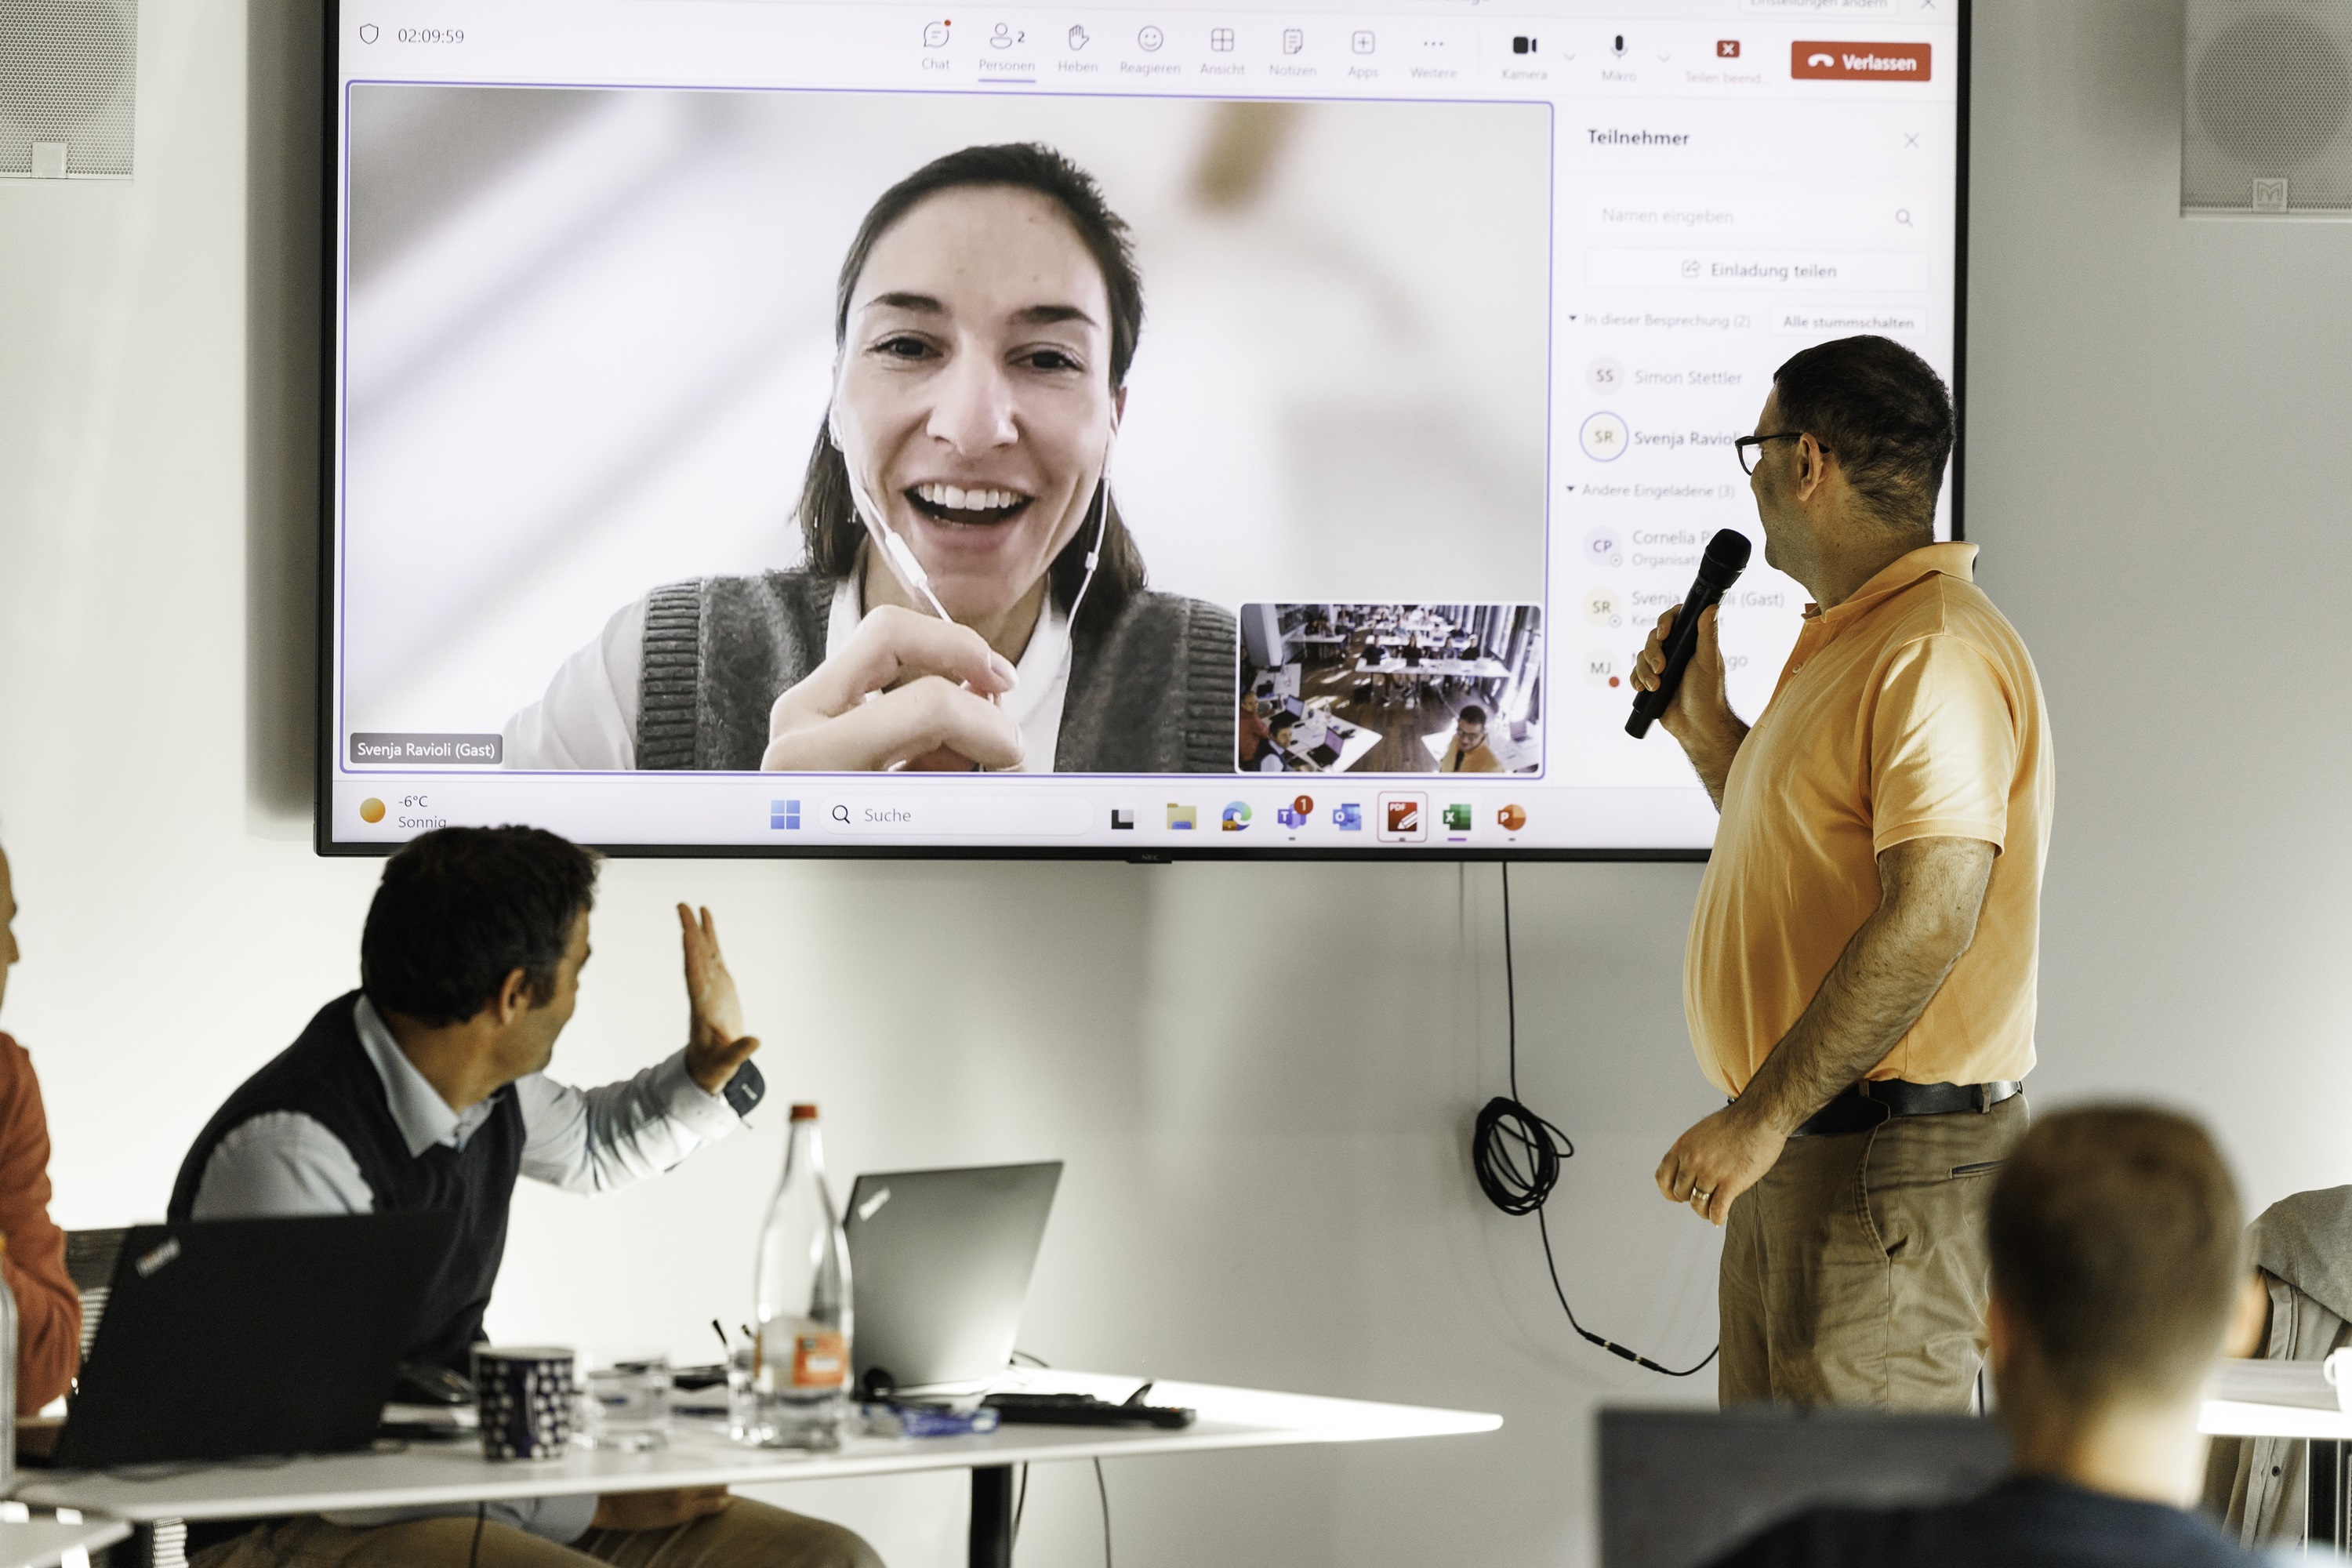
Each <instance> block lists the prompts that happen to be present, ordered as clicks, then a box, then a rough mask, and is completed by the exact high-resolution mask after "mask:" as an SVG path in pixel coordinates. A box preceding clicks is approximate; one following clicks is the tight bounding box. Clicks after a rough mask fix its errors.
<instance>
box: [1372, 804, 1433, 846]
mask: <svg viewBox="0 0 2352 1568" xmlns="http://www.w3.org/2000/svg"><path fill="white" fill-rule="evenodd" d="M1428 824H1429V797H1428V796H1427V795H1382V796H1381V818H1380V825H1381V843H1383V844H1426V843H1428V842H1429V826H1428Z"/></svg>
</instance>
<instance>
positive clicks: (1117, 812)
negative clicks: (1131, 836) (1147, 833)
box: [1110, 805, 1135, 833]
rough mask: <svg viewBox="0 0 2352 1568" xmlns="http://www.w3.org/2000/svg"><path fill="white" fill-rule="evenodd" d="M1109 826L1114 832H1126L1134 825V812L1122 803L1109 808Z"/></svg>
mask: <svg viewBox="0 0 2352 1568" xmlns="http://www.w3.org/2000/svg"><path fill="white" fill-rule="evenodd" d="M1110 826H1111V831H1112V832H1114V833H1127V832H1129V831H1132V830H1133V828H1134V826H1135V813H1134V812H1133V811H1132V810H1130V809H1129V808H1128V807H1127V806H1124V805H1114V806H1112V807H1111V808H1110Z"/></svg>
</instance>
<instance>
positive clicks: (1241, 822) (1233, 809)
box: [1223, 800, 1250, 833]
mask: <svg viewBox="0 0 2352 1568" xmlns="http://www.w3.org/2000/svg"><path fill="white" fill-rule="evenodd" d="M1223 825H1224V830H1225V831H1226V832H1227V833H1240V832H1242V831H1244V829H1246V828H1247V827H1248V826H1249V825H1250V808H1249V802H1247V801H1245V800H1237V801H1234V802H1233V803H1231V804H1230V805H1227V806H1226V807H1225V809H1224V813H1223Z"/></svg>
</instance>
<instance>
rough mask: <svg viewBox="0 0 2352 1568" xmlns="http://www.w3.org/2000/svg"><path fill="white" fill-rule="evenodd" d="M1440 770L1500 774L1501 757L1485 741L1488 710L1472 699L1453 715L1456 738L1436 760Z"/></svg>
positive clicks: (1443, 771)
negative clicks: (1471, 701) (1466, 705)
mask: <svg viewBox="0 0 2352 1568" xmlns="http://www.w3.org/2000/svg"><path fill="white" fill-rule="evenodd" d="M1437 771H1438V772H1439V773H1501V772H1502V771H1503V763H1502V761H1501V759H1500V758H1498V757H1496V755H1495V752H1494V748H1493V747H1491V746H1489V745H1487V744H1486V710H1485V709H1484V708H1481V707H1479V706H1478V705H1477V704H1476V703H1475V702H1473V703H1471V704H1470V705H1469V706H1468V707H1466V708H1465V709H1463V710H1462V711H1461V712H1460V713H1458V714H1456V715H1454V739H1453V740H1452V741H1451V742H1448V743H1447V745H1446V748H1445V755H1444V756H1443V757H1440V758H1439V759H1438V761H1437Z"/></svg>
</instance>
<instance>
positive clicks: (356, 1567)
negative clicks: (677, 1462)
mask: <svg viewBox="0 0 2352 1568" xmlns="http://www.w3.org/2000/svg"><path fill="white" fill-rule="evenodd" d="M474 1529H475V1526H474V1521H473V1520H472V1519H470V1518H464V1519H420V1520H416V1521H413V1522H410V1523H407V1524H379V1525H375V1526H373V1527H371V1528H368V1529H352V1528H349V1527H346V1526H344V1525H340V1524H330V1523H328V1522H327V1521H325V1520H323V1519H296V1520H289V1521H287V1522H285V1523H283V1524H278V1525H270V1526H266V1527H264V1528H262V1529H258V1530H255V1531H251V1532H250V1533H248V1534H246V1535H241V1536H239V1537H237V1538H236V1540H235V1541H225V1542H221V1543H220V1544H219V1545H218V1546H215V1547H213V1548H212V1549H210V1550H209V1551H207V1552H204V1553H203V1554H201V1555H200V1556H198V1557H197V1558H196V1559H195V1562H194V1568H444V1565H446V1568H467V1564H469V1563H473V1564H478V1565H479V1568H593V1564H595V1563H610V1564H613V1565H614V1568H750V1565H751V1564H754V1563H756V1564H760V1565H761V1568H882V1559H881V1558H879V1557H877V1556H876V1555H875V1554H874V1549H873V1548H872V1547H870V1546H868V1545H866V1542H864V1541H863V1540H862V1539H860V1538H859V1537H858V1536H857V1535H856V1533H854V1532H853V1531H846V1530H844V1529H842V1528H841V1526H839V1525H837V1524H827V1523H825V1522H824V1521H823V1520H819V1519H805V1518H803V1517H802V1516H801V1515H799V1514H797V1513H787V1512H785V1511H784V1510H782V1509H780V1508H770V1507H769V1506H768V1505H767V1504H766V1503H763V1502H754V1501H752V1500H751V1499H749V1498H737V1499H735V1500H733V1501H731V1502H730V1503H729V1504H728V1505H727V1507H726V1508H725V1509H723V1510H720V1511H719V1512H718V1513H714V1514H710V1515H709V1516H707V1517H705V1518H702V1519H698V1520H695V1521H691V1522H690V1523H687V1524H681V1525H677V1526H676V1527H675V1528H673V1529H669V1530H592V1531H589V1532H588V1533H587V1534H585V1535H583V1536H582V1537H581V1538H580V1539H579V1540H578V1541H576V1542H573V1543H572V1545H570V1546H558V1545H557V1544H556V1543H555V1542H551V1541H544V1540H541V1538H540V1537H538V1536H536V1535H529V1534H526V1533H524V1532H523V1531H520V1530H516V1529H514V1528H512V1527H511V1526H509V1525H504V1524H485V1525H483V1526H482V1527H481V1548H480V1552H479V1553H478V1555H477V1554H476V1552H475V1542H474Z"/></svg>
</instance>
